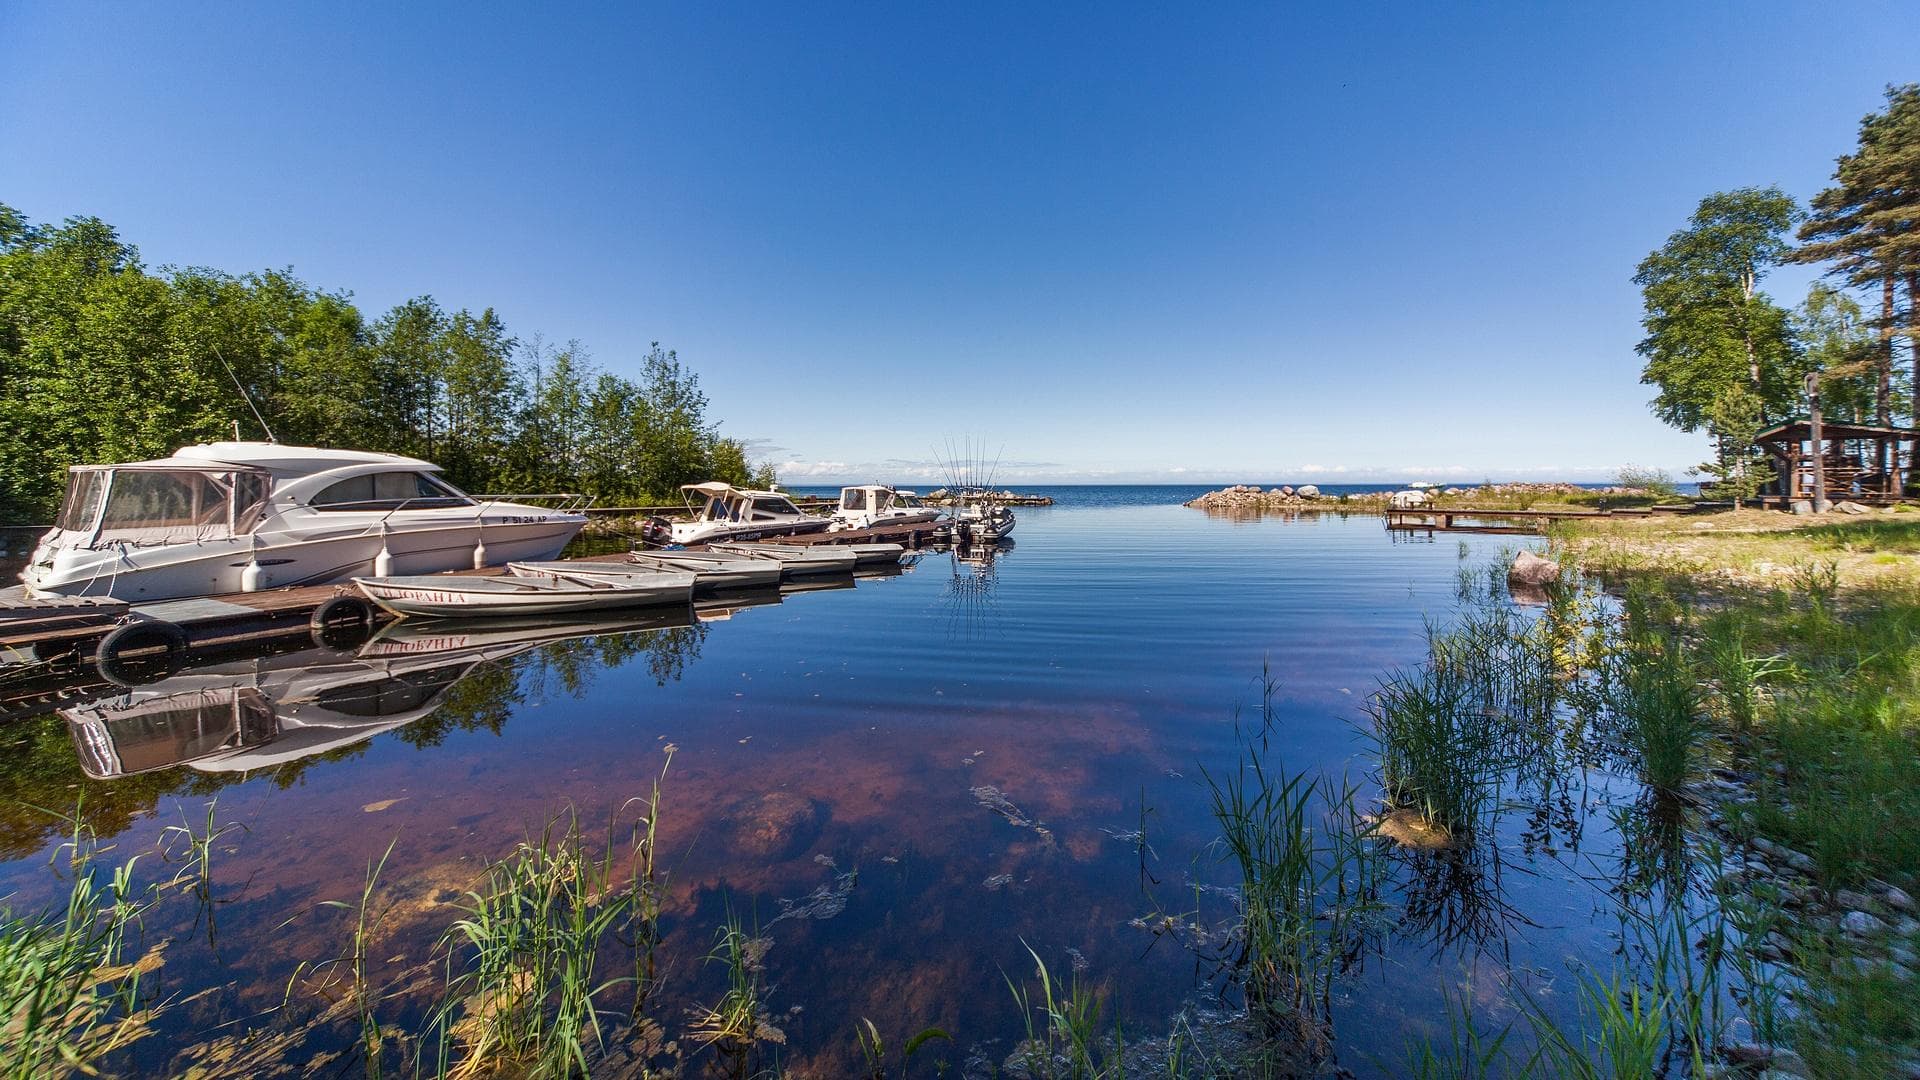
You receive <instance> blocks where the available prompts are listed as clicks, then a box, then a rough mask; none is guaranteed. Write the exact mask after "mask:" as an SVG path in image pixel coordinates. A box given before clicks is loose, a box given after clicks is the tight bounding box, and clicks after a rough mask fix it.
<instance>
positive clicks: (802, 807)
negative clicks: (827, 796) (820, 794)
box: [734, 791, 827, 858]
mask: <svg viewBox="0 0 1920 1080" xmlns="http://www.w3.org/2000/svg"><path fill="white" fill-rule="evenodd" d="M826 816H827V815H826V810H825V808H824V807H822V806H820V805H819V804H818V803H816V802H814V801H813V800H812V799H807V798H802V797H801V796H799V795H795V794H793V793H792V792H789V791H769V792H767V793H766V794H765V795H761V796H759V797H758V798H754V799H750V800H748V801H747V802H745V803H743V804H741V806H740V807H739V809H738V810H737V811H736V813H735V821H736V825H735V829H734V844H735V846H736V847H737V848H738V849H739V850H740V851H741V852H743V853H745V854H748V855H753V856H756V857H759V858H786V857H791V856H793V855H797V854H799V853H800V852H802V851H805V850H806V849H807V847H808V845H810V844H812V843H813V841H814V838H815V837H817V836H819V835H820V827H821V825H822V824H824V822H825V819H826Z"/></svg>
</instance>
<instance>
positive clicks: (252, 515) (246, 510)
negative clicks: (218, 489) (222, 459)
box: [233, 472, 273, 535]
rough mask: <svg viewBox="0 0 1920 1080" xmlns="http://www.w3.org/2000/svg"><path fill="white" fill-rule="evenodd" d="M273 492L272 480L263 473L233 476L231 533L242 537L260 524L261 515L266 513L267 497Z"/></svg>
mask: <svg viewBox="0 0 1920 1080" xmlns="http://www.w3.org/2000/svg"><path fill="white" fill-rule="evenodd" d="M272 491H273V480H272V479H271V478H269V477H268V476H266V475H265V474H264V473H251V472H243V473H234V474H233V531H234V534H235V535H244V534H246V533H250V532H252V531H253V527H254V526H255V525H258V524H260V517H261V515H263V514H265V513H266V511H267V496H268V495H269V494H271V493H272Z"/></svg>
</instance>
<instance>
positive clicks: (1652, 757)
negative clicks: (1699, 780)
mask: <svg viewBox="0 0 1920 1080" xmlns="http://www.w3.org/2000/svg"><path fill="white" fill-rule="evenodd" d="M1700 706H1701V695H1700V686H1699V683H1698V682H1697V681H1696V679H1695V676H1694V672H1693V669H1692V667H1691V666H1690V665H1689V664H1688V663H1687V659H1686V656H1685V655H1684V653H1683V647H1682V645H1681V644H1680V642H1679V641H1678V640H1677V639H1667V640H1663V641H1658V642H1654V643H1652V644H1650V645H1648V646H1646V647H1643V648H1640V649H1636V650H1632V651H1630V652H1629V653H1628V655H1627V668H1626V677H1625V679H1624V680H1623V682H1622V684H1621V685H1620V686H1619V688H1618V696H1617V698H1616V699H1615V701H1614V711H1615V713H1616V716H1617V718H1618V719H1619V721H1620V722H1621V726H1622V728H1623V731H1622V735H1623V736H1624V740H1625V743H1626V745H1627V747H1628V748H1629V750H1630V751H1631V755H1632V758H1633V761H1634V762H1635V764H1636V765H1637V766H1638V767H1639V770H1640V775H1641V779H1642V780H1643V781H1644V782H1645V783H1646V785H1647V786H1648V787H1649V788H1651V789H1652V790H1653V791H1654V792H1656V793H1658V794H1660V795H1662V796H1672V795H1675V794H1677V793H1678V792H1679V790H1680V789H1681V787H1683V786H1684V785H1685V784H1686V783H1687V781H1688V780H1690V779H1692V777H1693V775H1694V773H1695V770H1696V768H1697V766H1698V760H1699V755H1700V751H1701V746H1702V744H1703V742H1704V741H1705V739H1706V736H1707V730H1708V729H1707V724H1706V721H1705V718H1704V717H1703V716H1702V715H1701V708H1700Z"/></svg>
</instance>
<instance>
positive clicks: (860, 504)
mask: <svg viewBox="0 0 1920 1080" xmlns="http://www.w3.org/2000/svg"><path fill="white" fill-rule="evenodd" d="M866 508H867V493H866V492H865V491H862V490H861V489H859V488H848V489H847V490H846V492H845V493H844V494H843V495H842V496H841V499H840V509H842V510H865V509H866Z"/></svg>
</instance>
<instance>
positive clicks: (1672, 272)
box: [1634, 85, 1920, 491]
mask: <svg viewBox="0 0 1920 1080" xmlns="http://www.w3.org/2000/svg"><path fill="white" fill-rule="evenodd" d="M1833 178H1834V185H1833V186H1832V187H1829V188H1827V189H1826V190H1824V191H1821V192H1820V193H1819V194H1818V195H1816V196H1814V198H1813V200H1812V203H1811V207H1810V211H1809V212H1807V213H1802V212H1801V210H1800V208H1799V207H1798V206H1796V205H1795V203H1794V201H1793V200H1792V199H1791V198H1789V197H1788V196H1787V195H1786V194H1785V193H1784V192H1782V191H1780V189H1778V188H1764V189H1762V188H1741V189H1739V190H1736V191H1729V192H1720V193H1716V194H1713V195H1709V196H1707V197H1706V198H1705V199H1703V200H1701V202H1700V206H1699V209H1698V210H1696V211H1695V213H1694V215H1693V217H1692V219H1691V220H1690V221H1689V222H1688V225H1687V227H1686V228H1684V229H1682V230H1680V231H1678V232H1676V233H1674V234H1673V235H1672V236H1671V237H1669V238H1668V240H1667V242H1666V243H1665V244H1664V245H1663V246H1662V247H1661V248H1660V249H1659V250H1657V251H1655V252H1653V253H1652V254H1650V255H1648V256H1647V257H1646V259H1645V260H1643V261H1642V262H1641V263H1640V266H1639V268H1638V271H1637V272H1636V274H1635V275H1634V283H1635V284H1637V285H1639V286H1640V287H1641V296H1642V300H1643V302H1644V304H1645V312H1644V314H1643V316H1642V325H1644V326H1645V327H1646V331H1647V336H1646V337H1645V338H1644V339H1643V340H1642V341H1641V342H1640V345H1639V352H1640V354H1641V356H1642V357H1644V358H1645V361H1646V366H1645V368H1644V369H1643V371H1642V374H1641V381H1642V382H1645V383H1647V384H1649V385H1652V386H1655V387H1657V388H1658V390H1659V392H1658V394H1657V395H1656V396H1655V397H1654V400H1653V410H1654V412H1655V414H1656V415H1658V416H1659V417H1660V418H1661V419H1662V420H1664V421H1666V422H1668V423H1670V424H1673V425H1674V426H1676V427H1678V428H1681V429H1682V430H1685V431H1699V430H1705V431H1707V432H1708V433H1709V434H1711V435H1713V436H1714V440H1715V442H1714V446H1715V460H1714V462H1713V463H1711V464H1710V465H1709V466H1707V467H1705V471H1707V472H1709V473H1711V474H1713V475H1714V476H1715V477H1716V478H1718V479H1719V480H1720V481H1721V482H1722V483H1723V484H1725V485H1727V486H1728V487H1730V488H1731V489H1733V490H1736V491H1737V490H1741V489H1751V488H1752V487H1754V486H1755V485H1754V479H1755V478H1754V477H1753V476H1752V475H1751V472H1752V469H1751V467H1752V465H1754V464H1756V462H1755V461H1754V460H1753V458H1752V455H1751V454H1750V452H1749V449H1748V448H1749V445H1750V437H1751V433H1752V431H1755V430H1758V429H1760V428H1762V427H1764V426H1766V425H1767V424H1770V423H1772V422H1774V421H1778V420H1781V419H1785V418H1787V417H1789V416H1792V415H1794V414H1797V413H1800V412H1804V411H1805V410H1806V408H1807V404H1806V397H1805V393H1804V390H1803V387H1802V385H1801V379H1802V376H1804V375H1805V374H1807V373H1808V372H1815V371H1817V372H1820V373H1822V378H1821V399H1822V408H1823V410H1825V412H1826V413H1827V415H1828V416H1829V417H1830V418H1831V419H1836V420H1853V421H1860V422H1868V423H1878V424H1882V425H1888V424H1892V423H1894V422H1895V421H1896V419H1898V418H1900V417H1902V416H1905V417H1910V418H1915V419H1914V420H1913V422H1914V423H1916V424H1920V411H1916V408H1915V395H1914V394H1913V393H1912V390H1913V389H1914V388H1915V387H1920V318H1916V315H1915V312H1916V308H1920V304H1916V297H1920V85H1906V86H1896V87H1889V88H1888V90H1887V99H1886V107H1885V109H1884V110H1883V111H1881V112H1877V113H1872V114H1869V115H1868V116H1867V117H1866V118H1865V119H1863V120H1862V121H1861V123H1860V132H1859V142H1858V145H1857V147H1856V149H1855V150H1854V152H1852V153H1849V154H1844V155H1842V156H1841V157H1840V158H1839V159H1838V161H1837V163H1836V168H1835V170H1834V176H1833ZM1796 235H1797V238H1798V239H1799V240H1800V241H1801V243H1800V244H1799V246H1797V247H1796V246H1794V245H1793V244H1792V243H1791V242H1790V239H1789V238H1790V236H1796ZM1783 262H1801V263H1813V264H1820V265H1824V266H1825V267H1826V268H1827V272H1828V274H1829V276H1831V277H1833V278H1835V279H1837V280H1838V282H1839V283H1840V286H1841V287H1840V288H1835V287H1833V286H1831V285H1827V284H1816V285H1814V286H1813V288H1812V289H1811V290H1810V292H1809V293H1808V295H1807V298H1806V300H1805V302H1804V303H1802V304H1801V305H1800V306H1799V308H1798V309H1797V310H1795V311H1793V312H1791V313H1789V312H1788V311H1786V310H1785V309H1783V308H1781V307H1779V306H1778V305H1777V304H1775V303H1774V302H1773V301H1772V300H1771V299H1769V298H1768V297H1767V295H1766V294H1765V293H1763V292H1761V291H1759V289H1758V286H1759V283H1760V281H1761V280H1762V279H1763V278H1764V277H1765V275H1766V272H1767V271H1768V270H1769V269H1770V268H1772V267H1774V266H1777V265H1779V264H1781V263H1783ZM1903 289H1904V291H1905V294H1906V304H1905V306H1904V308H1903V307H1902V305H1901V304H1900V300H1899V297H1900V293H1901V291H1902V290H1903ZM1852 291H1864V292H1865V293H1868V294H1871V295H1873V296H1875V297H1876V298H1877V300H1878V302H1879V312H1878V316H1877V317H1875V318H1868V317H1866V316H1865V315H1863V312H1862V306H1861V303H1860V302H1859V301H1858V300H1857V299H1855V297H1854V296H1853V295H1851V292H1852ZM1903 337H1904V338H1905V339H1906V341H1907V342H1908V347H1909V349H1910V351H1911V353H1912V364H1911V369H1912V371H1911V378H1910V379H1909V378H1903V377H1902V375H1901V373H1899V372H1898V371H1896V367H1897V365H1896V362H1895V361H1896V355H1897V353H1898V345H1899V341H1900V340H1901V339H1902V338H1903ZM1881 464H1882V467H1884V466H1885V465H1886V463H1885V462H1882V463H1881Z"/></svg>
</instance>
